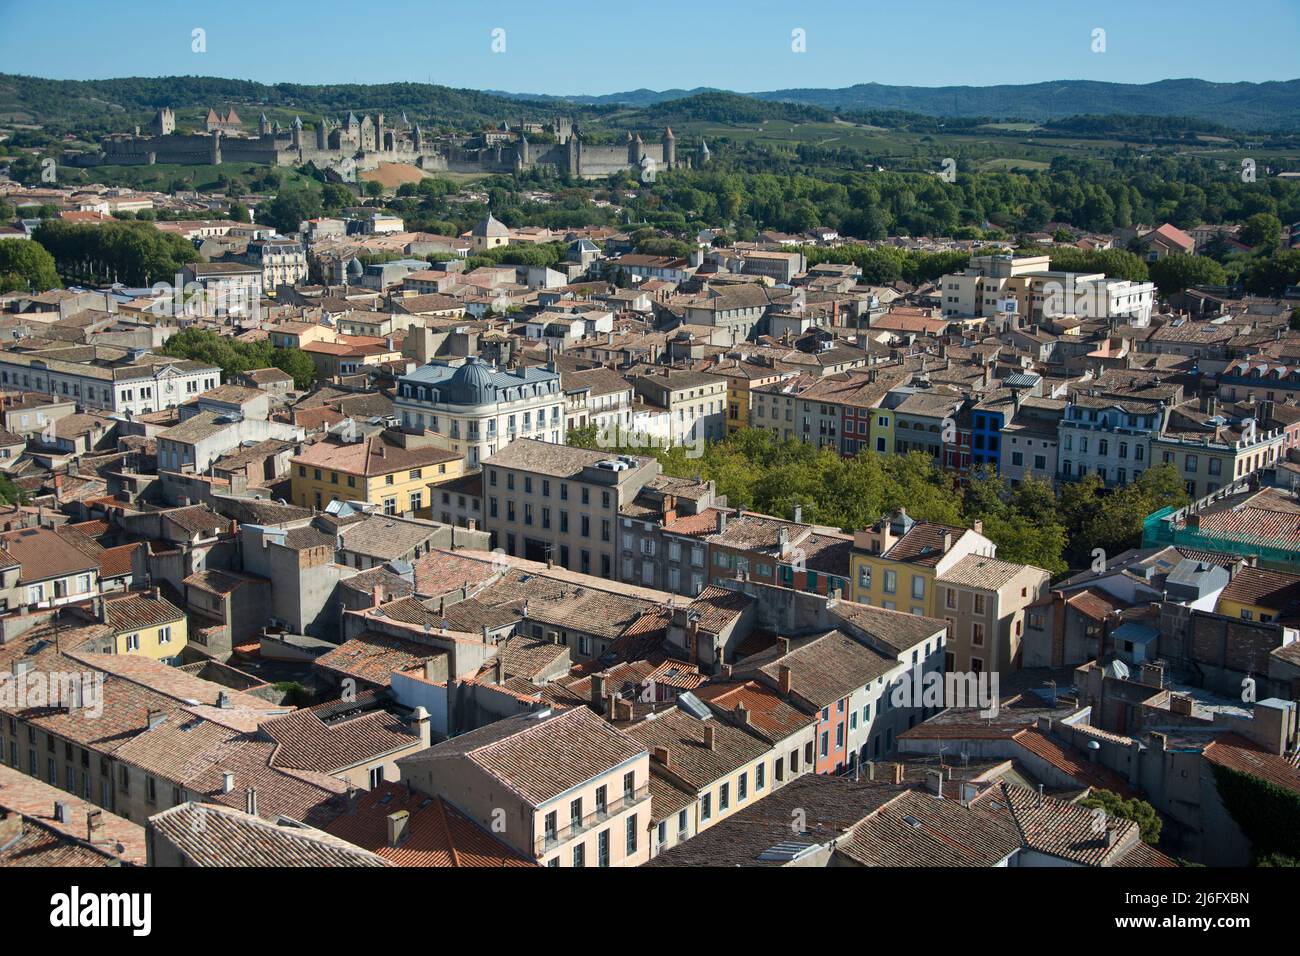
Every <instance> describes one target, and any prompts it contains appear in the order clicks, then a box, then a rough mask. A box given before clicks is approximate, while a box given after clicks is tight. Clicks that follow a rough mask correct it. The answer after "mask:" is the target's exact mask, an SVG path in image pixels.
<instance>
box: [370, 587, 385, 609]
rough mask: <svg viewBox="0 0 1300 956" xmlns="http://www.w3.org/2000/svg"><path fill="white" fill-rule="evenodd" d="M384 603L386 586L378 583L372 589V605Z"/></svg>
mask: <svg viewBox="0 0 1300 956" xmlns="http://www.w3.org/2000/svg"><path fill="white" fill-rule="evenodd" d="M383 603H384V586H383V585H382V584H376V585H375V586H374V587H372V588H371V589H370V606H371V607H379V605H381V604H383Z"/></svg>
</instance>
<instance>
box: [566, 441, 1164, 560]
mask: <svg viewBox="0 0 1300 956" xmlns="http://www.w3.org/2000/svg"><path fill="white" fill-rule="evenodd" d="M569 443H570V444H573V445H578V446H581V447H585V448H596V447H602V446H601V445H600V436H599V434H598V433H597V431H596V429H595V427H594V426H589V427H587V428H581V429H575V430H573V431H571V432H570V433H569ZM619 451H622V452H624V453H628V454H643V455H644V454H653V455H655V456H656V457H657V458H658V459H659V461H660V462H661V463H662V465H663V469H664V471H665V472H666V473H668V474H671V475H676V476H679V477H692V476H699V477H702V478H706V479H710V480H712V481H714V482H715V483H716V486H717V490H718V493H719V494H724V495H726V496H727V500H728V502H729V503H730V504H731V505H732V506H733V507H738V508H743V509H746V510H753V511H758V512H762V513H764V514H771V515H776V516H778V517H785V518H791V517H793V514H794V507H795V505H800V506H802V513H803V520H805V521H808V522H811V523H813V524H821V525H829V526H832V527H837V528H841V529H842V530H844V531H847V532H852V531H855V530H860V529H862V528H864V527H867V526H868V525H870V524H873V523H875V522H876V521H878V520H879V519H880V518H881V517H882V516H883V515H886V514H889V513H890V512H892V511H894V510H896V509H898V508H906V509H907V513H908V514H909V515H911V516H912V517H913V518H916V519H918V520H923V521H936V522H941V523H944V524H950V525H960V526H967V527H969V526H970V525H971V524H973V522H975V521H976V520H980V521H983V523H984V534H986V535H987V536H988V537H989V538H990V539H992V540H993V541H994V542H995V543H996V544H997V545H998V557H1000V558H1002V559H1004V560H1007V561H1012V562H1016V563H1022V564H1032V565H1035V566H1037V567H1041V568H1044V569H1046V570H1048V571H1050V572H1051V573H1052V575H1053V576H1054V577H1056V576H1060V575H1062V574H1064V573H1065V572H1066V571H1067V570H1068V569H1069V568H1071V567H1082V566H1087V565H1089V564H1090V563H1091V562H1092V560H1093V551H1094V549H1096V548H1101V549H1103V550H1104V551H1105V552H1106V553H1107V554H1108V555H1114V554H1118V553H1120V552H1122V551H1124V550H1126V549H1128V548H1133V547H1137V546H1138V544H1139V543H1140V542H1141V538H1142V522H1143V519H1144V518H1145V517H1146V516H1147V515H1148V514H1150V513H1151V512H1153V511H1157V510H1159V509H1160V508H1163V507H1166V506H1180V505H1183V504H1186V502H1187V494H1186V491H1185V490H1184V488H1183V484H1182V480H1181V478H1179V476H1178V473H1177V472H1176V471H1174V470H1173V469H1172V468H1170V467H1169V466H1159V467H1156V468H1152V469H1150V470H1149V471H1146V472H1144V473H1143V474H1142V476H1141V477H1140V478H1139V479H1138V480H1137V481H1134V482H1132V483H1131V484H1129V485H1127V486H1125V487H1124V488H1120V489H1116V490H1114V491H1107V490H1106V489H1105V488H1104V487H1103V485H1102V483H1101V480H1100V479H1099V478H1098V477H1097V476H1096V475H1089V476H1088V477H1087V478H1084V479H1081V480H1080V481H1077V482H1073V483H1069V484H1065V485H1063V486H1062V487H1061V490H1060V493H1059V495H1058V494H1057V493H1056V492H1055V491H1054V490H1053V487H1052V484H1051V482H1049V481H1045V480H1034V479H1030V480H1026V481H1023V482H1022V483H1021V484H1020V485H1019V486H1017V487H1015V488H1012V487H1010V485H1009V484H1008V483H1007V481H1006V480H1005V479H1004V478H1001V477H999V476H998V475H996V474H991V473H981V474H977V475H975V476H974V477H973V478H972V479H971V480H970V481H969V482H968V483H967V485H966V486H965V487H963V486H962V485H961V484H960V483H959V482H958V480H957V477H956V476H955V475H954V474H953V473H951V472H947V471H943V470H941V469H939V468H936V467H935V466H934V464H933V462H932V461H931V459H930V458H929V457H928V456H927V455H924V454H922V453H920V452H912V453H910V454H907V455H888V456H882V455H876V454H874V453H871V452H864V453H862V454H859V455H857V456H856V457H851V458H844V457H841V456H840V455H838V454H836V453H835V452H833V451H831V450H829V449H818V448H816V447H814V446H812V445H806V444H804V443H802V442H797V441H780V440H777V439H776V438H775V437H773V436H772V435H771V434H770V433H769V432H765V431H761V430H759V429H742V430H740V431H738V432H734V433H733V434H731V435H729V436H728V437H727V438H726V439H725V440H723V441H719V442H710V443H708V444H706V445H705V446H704V450H703V454H702V455H701V456H700V457H698V458H692V457H689V455H690V452H689V451H688V450H687V449H686V448H684V447H681V446H677V447H673V448H669V449H653V450H650V451H647V450H646V449H645V448H639V447H627V448H622V449H619Z"/></svg>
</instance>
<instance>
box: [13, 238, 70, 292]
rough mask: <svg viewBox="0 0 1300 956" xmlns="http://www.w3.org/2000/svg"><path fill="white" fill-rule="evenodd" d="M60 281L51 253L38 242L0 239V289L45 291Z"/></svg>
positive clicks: (57, 286)
mask: <svg viewBox="0 0 1300 956" xmlns="http://www.w3.org/2000/svg"><path fill="white" fill-rule="evenodd" d="M60 285H61V283H60V282H59V270H58V268H57V266H56V265H55V262H54V257H53V256H52V255H50V253H49V250H47V249H46V248H45V247H44V246H42V245H41V244H40V243H38V242H30V241H27V240H23V239H6V240H4V241H0V292H44V291H46V290H47V289H57V288H59V286H60Z"/></svg>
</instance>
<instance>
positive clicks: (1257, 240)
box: [1237, 212, 1282, 248]
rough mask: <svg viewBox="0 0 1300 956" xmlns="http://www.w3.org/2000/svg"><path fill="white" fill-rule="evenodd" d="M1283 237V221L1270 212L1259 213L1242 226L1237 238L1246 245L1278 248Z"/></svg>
mask: <svg viewBox="0 0 1300 956" xmlns="http://www.w3.org/2000/svg"><path fill="white" fill-rule="evenodd" d="M1281 237H1282V220H1281V219H1279V218H1277V216H1275V215H1273V214H1272V213H1268V212H1257V213H1255V215H1253V216H1250V217H1249V218H1247V219H1246V221H1245V222H1243V223H1242V224H1241V230H1240V231H1239V232H1238V233H1237V238H1238V239H1240V240H1241V241H1242V242H1244V243H1245V244H1246V245H1248V246H1251V247H1255V246H1268V247H1269V248H1276V247H1277V244H1278V241H1279V240H1280V239H1281Z"/></svg>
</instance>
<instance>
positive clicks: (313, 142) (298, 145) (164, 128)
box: [66, 107, 708, 179]
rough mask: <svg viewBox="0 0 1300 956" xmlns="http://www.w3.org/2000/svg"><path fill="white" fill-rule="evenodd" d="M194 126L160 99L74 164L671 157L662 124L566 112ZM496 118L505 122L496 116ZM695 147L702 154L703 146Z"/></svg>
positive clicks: (212, 114) (429, 165) (642, 164)
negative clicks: (248, 128)
mask: <svg viewBox="0 0 1300 956" xmlns="http://www.w3.org/2000/svg"><path fill="white" fill-rule="evenodd" d="M204 126H205V129H204V131H203V132H196V133H188V134H186V133H177V132H176V116H175V114H174V113H173V112H172V110H171V109H170V108H168V107H163V108H162V109H160V110H159V111H158V113H157V115H156V116H155V117H154V120H153V122H152V124H151V125H150V129H149V131H148V133H146V134H142V133H141V131H140V129H139V128H138V127H137V128H136V131H135V132H134V133H127V134H114V135H111V136H108V137H105V138H104V139H103V140H102V141H101V144H100V152H98V153H91V154H86V153H82V154H77V155H70V156H68V157H67V159H66V161H67V163H68V164H69V165H74V166H100V165H153V164H155V163H175V164H180V165H213V166H219V165H221V164H222V163H262V164H266V165H276V166H300V165H303V164H304V163H313V164H314V165H315V166H316V167H318V168H321V169H325V170H327V171H333V172H334V173H337V174H338V175H339V176H340V177H341V178H344V179H347V178H350V177H349V174H350V173H353V172H355V171H356V170H365V169H374V168H375V167H376V166H378V165H379V164H380V163H409V164H411V165H414V166H418V167H419V168H421V169H425V170H429V171H431V172H448V171H450V172H466V173H511V172H519V171H523V170H528V169H533V168H536V167H544V166H550V167H553V168H555V169H556V170H557V171H560V170H562V171H565V172H567V173H568V174H569V175H571V176H582V177H600V176H609V175H611V174H614V173H618V172H622V171H623V170H627V169H635V170H640V171H642V173H645V172H646V171H651V173H652V174H653V171H654V170H664V169H672V168H673V167H674V166H676V165H677V143H676V139H675V138H674V136H673V131H672V130H671V129H665V130H664V133H663V137H662V138H661V140H660V142H658V143H653V142H651V143H647V142H644V141H642V139H641V137H640V135H633V134H632V133H628V134H627V138H626V140H625V142H624V143H622V144H620V145H616V146H594V145H588V144H586V143H584V142H583V140H582V137H581V135H580V133H579V132H578V130H577V129H576V128H575V127H574V126H573V124H572V123H571V122H570V121H568V120H565V119H560V120H555V121H554V122H552V123H549V124H546V125H545V126H542V125H540V124H521V125H520V126H518V127H517V128H516V129H514V130H510V129H501V130H496V131H490V132H487V133H483V134H479V135H476V136H463V137H453V136H441V137H438V138H436V139H435V138H434V137H431V136H430V135H428V134H427V133H425V132H423V131H422V130H421V129H420V124H419V123H416V124H414V125H411V124H410V123H408V122H407V121H406V117H405V115H403V116H402V118H401V119H400V121H398V122H396V123H389V122H386V121H385V118H384V114H383V113H375V114H374V116H373V117H372V116H369V115H363V116H362V117H361V118H360V119H358V118H357V116H356V114H354V113H348V117H347V119H346V120H344V121H342V122H338V121H334V122H331V121H330V120H328V119H326V118H324V117H322V118H321V119H320V120H319V121H318V122H317V123H316V124H315V127H314V128H305V127H304V126H303V122H302V120H301V118H298V117H295V118H294V121H293V124H292V126H291V127H290V128H289V129H281V128H280V125H279V123H276V124H274V125H271V124H270V123H268V122H267V119H266V115H265V114H263V115H262V117H261V119H260V121H259V122H258V128H257V134H256V135H252V134H250V133H245V132H243V130H242V121H241V120H240V118H239V116H238V114H237V113H235V111H234V109H233V108H232V109H229V110H228V111H227V112H226V114H225V115H224V116H221V115H219V114H218V113H217V112H216V111H215V110H213V109H209V110H208V114H207V119H206V121H205V123H204ZM503 126H504V124H503ZM529 132H532V133H534V135H536V134H537V133H545V134H547V138H548V140H549V139H552V138H553V139H554V140H556V142H553V143H552V142H547V143H544V144H541V145H537V146H534V145H533V144H531V143H530V142H529V141H528V135H527V134H528V133H529ZM707 150H708V147H707V146H704V147H702V149H701V159H704V158H706V157H707V155H708V152H707Z"/></svg>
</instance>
